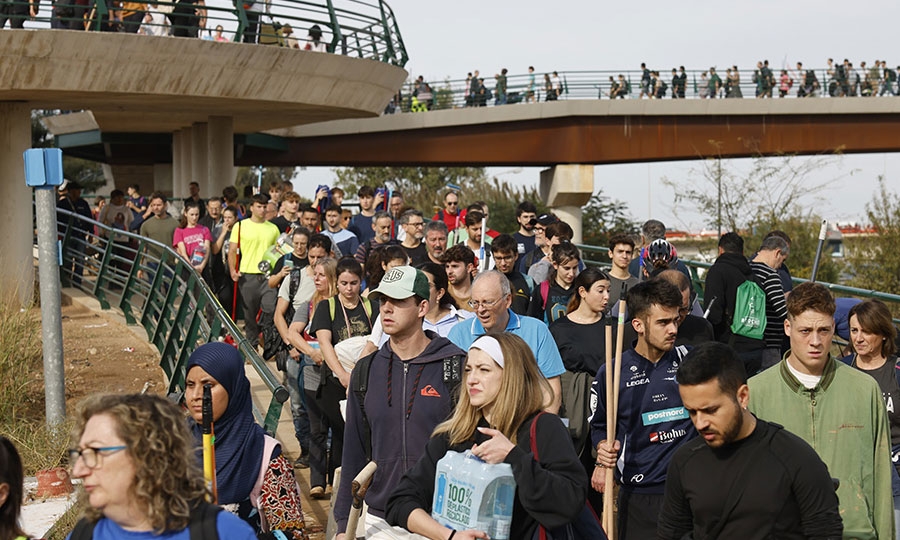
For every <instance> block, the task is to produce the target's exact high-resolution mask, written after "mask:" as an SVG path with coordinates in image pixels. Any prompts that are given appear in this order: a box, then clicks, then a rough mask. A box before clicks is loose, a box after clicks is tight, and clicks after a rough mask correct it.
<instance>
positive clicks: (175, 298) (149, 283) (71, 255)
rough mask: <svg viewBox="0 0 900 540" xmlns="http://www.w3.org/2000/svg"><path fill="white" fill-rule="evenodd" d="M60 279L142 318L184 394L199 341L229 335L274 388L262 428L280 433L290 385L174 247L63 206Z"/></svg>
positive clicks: (171, 388) (178, 392)
mask: <svg viewBox="0 0 900 540" xmlns="http://www.w3.org/2000/svg"><path fill="white" fill-rule="evenodd" d="M57 219H58V222H59V237H60V239H61V242H62V248H63V249H62V253H61V259H62V267H61V268H60V277H61V280H62V283H63V285H64V286H68V287H74V288H77V289H80V290H82V291H84V292H86V293H88V294H90V295H92V296H94V297H95V298H97V300H98V301H99V302H100V305H101V307H102V308H103V309H110V308H113V307H114V308H118V309H119V310H121V311H122V313H123V314H124V316H125V319H126V321H127V322H128V324H140V325H141V326H143V327H144V329H145V330H146V331H147V337H148V340H149V341H150V343H151V344H153V345H154V346H155V347H156V349H157V350H158V351H159V354H160V367H162V369H163V372H165V374H166V377H167V379H168V394H169V395H171V396H174V397H176V398H177V399H178V400H179V401H180V400H181V397H182V396H183V394H184V380H185V375H186V373H185V366H186V365H187V361H188V357H189V356H190V355H191V353H192V352H193V351H194V349H196V348H197V347H198V346H200V345H202V344H203V343H207V342H210V341H216V340H219V339H225V338H228V337H230V339H232V340H233V341H234V343H235V345H236V346H237V348H238V349H239V350H240V352H241V354H242V355H243V356H244V358H245V359H246V360H247V361H249V362H250V364H251V365H252V366H253V368H254V369H255V370H256V372H257V373H258V374H259V376H260V378H261V379H262V380H263V382H264V383H265V385H266V387H267V388H268V389H269V391H270V392H271V393H272V399H271V400H270V402H269V405H268V408H267V410H266V413H265V417H264V418H263V419H261V423H262V424H263V427H264V428H265V429H266V431H268V432H269V433H273V434H274V433H275V430H276V428H277V426H278V420H279V418H280V417H281V408H282V404H283V403H284V402H285V401H286V400H287V399H288V392H287V390H286V389H285V388H284V387H283V386H282V385H281V383H280V382H278V379H276V377H275V375H274V374H273V373H272V371H271V370H270V369H269V367H268V366H267V365H266V363H265V361H264V360H263V359H262V358H261V357H260V356H259V354H258V353H257V351H256V346H255V343H253V342H251V341H250V340H247V339H246V338H245V337H244V333H243V332H241V330H240V329H239V328H238V327H237V325H236V324H235V323H234V321H232V320H231V317H230V316H229V315H228V313H227V312H226V311H225V309H224V308H223V307H222V306H221V305H220V304H219V302H218V300H217V298H216V296H215V294H214V293H213V292H212V290H211V289H210V288H209V287H208V286H207V285H206V283H205V282H204V281H203V279H202V278H201V277H200V275H199V274H198V273H197V272H196V271H195V270H194V269H193V267H191V265H190V264H188V262H187V261H185V260H184V259H182V258H181V257H180V256H179V255H178V254H177V253H176V252H175V251H174V250H173V249H172V248H171V246H166V245H163V244H160V243H159V242H156V241H153V240H150V239H148V238H144V237H142V236H140V235H137V234H133V233H130V232H126V231H122V230H118V229H113V228H111V227H108V226H106V225H103V224H101V223H98V222H96V221H93V220H89V219H85V218H84V217H82V216H80V215H78V214H75V213H73V212H69V211H67V210H63V209H58V210H57Z"/></svg>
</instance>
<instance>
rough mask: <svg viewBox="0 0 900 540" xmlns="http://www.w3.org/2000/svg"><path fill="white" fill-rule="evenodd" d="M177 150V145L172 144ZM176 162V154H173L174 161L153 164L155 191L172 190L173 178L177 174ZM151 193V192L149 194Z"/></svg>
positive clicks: (173, 148)
mask: <svg viewBox="0 0 900 540" xmlns="http://www.w3.org/2000/svg"><path fill="white" fill-rule="evenodd" d="M172 150H173V151H174V150H175V145H174V144H173V145H172ZM175 163H177V161H176V158H175V154H174V153H173V154H172V163H171V164H169V163H154V164H153V191H162V192H163V193H171V192H172V178H173V176H174V174H175V172H174V171H175V167H174V165H175ZM147 195H149V193H148V194H147Z"/></svg>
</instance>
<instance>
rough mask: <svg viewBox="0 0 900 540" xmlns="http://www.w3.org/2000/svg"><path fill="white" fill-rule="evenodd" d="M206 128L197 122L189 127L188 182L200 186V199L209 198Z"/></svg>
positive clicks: (203, 124)
mask: <svg viewBox="0 0 900 540" xmlns="http://www.w3.org/2000/svg"><path fill="white" fill-rule="evenodd" d="M207 131H208V126H207V124H206V123H205V122H202V123H201V122H197V123H195V124H194V125H193V126H191V179H190V182H197V183H198V184H200V197H202V198H204V199H205V198H207V197H209V186H208V183H209V181H208V180H207V178H208V177H209V173H207V170H208V167H209V157H208V156H209V142H207V135H206V134H207Z"/></svg>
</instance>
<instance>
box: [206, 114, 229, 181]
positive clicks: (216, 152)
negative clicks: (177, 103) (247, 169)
mask: <svg viewBox="0 0 900 540" xmlns="http://www.w3.org/2000/svg"><path fill="white" fill-rule="evenodd" d="M206 140H207V171H206V174H207V181H206V186H205V187H204V189H205V190H206V193H207V195H206V196H208V197H212V196H216V197H219V196H221V195H222V190H223V189H225V187H227V186H231V185H234V119H233V118H232V117H230V116H210V117H209V124H208V128H207V133H206Z"/></svg>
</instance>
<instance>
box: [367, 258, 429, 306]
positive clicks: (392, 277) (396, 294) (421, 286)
mask: <svg viewBox="0 0 900 540" xmlns="http://www.w3.org/2000/svg"><path fill="white" fill-rule="evenodd" d="M373 295H374V296H373ZM430 295H431V288H430V287H429V286H428V277H427V276H425V274H424V273H423V272H422V271H421V270H416V269H415V268H413V267H412V266H397V267H395V268H391V269H390V270H388V271H387V273H386V274H384V277H383V278H382V279H381V283H379V284H378V288H377V289H375V290H374V291H372V292H370V293H369V297H370V298H373V297H374V298H376V299H377V298H379V297H381V296H387V297H388V298H393V299H394V300H406V299H407V298H409V297H410V296H420V297H422V298H426V299H427V298H429V297H430Z"/></svg>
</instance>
